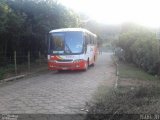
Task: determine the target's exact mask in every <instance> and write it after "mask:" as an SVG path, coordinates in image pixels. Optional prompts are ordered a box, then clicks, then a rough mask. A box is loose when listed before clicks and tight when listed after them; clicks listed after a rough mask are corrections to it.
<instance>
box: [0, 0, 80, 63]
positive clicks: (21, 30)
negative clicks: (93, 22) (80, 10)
mask: <svg viewBox="0 0 160 120" xmlns="http://www.w3.org/2000/svg"><path fill="white" fill-rule="evenodd" d="M78 24H79V18H78V16H77V15H76V14H75V13H74V12H73V11H72V10H69V9H67V8H65V7H64V6H62V5H61V4H59V3H57V2H56V1H54V0H0V64H1V63H3V62H4V61H5V62H7V60H8V58H10V57H13V51H15V50H16V51H17V53H18V54H19V56H22V55H23V56H24V55H26V54H27V52H28V51H30V52H31V54H32V55H33V56H35V57H36V55H37V53H38V51H41V53H42V54H45V53H47V46H46V43H47V34H48V32H49V31H50V30H52V29H56V28H63V27H78ZM35 53H36V54H35ZM2 58H3V59H2ZM1 65H2V64H1Z"/></svg>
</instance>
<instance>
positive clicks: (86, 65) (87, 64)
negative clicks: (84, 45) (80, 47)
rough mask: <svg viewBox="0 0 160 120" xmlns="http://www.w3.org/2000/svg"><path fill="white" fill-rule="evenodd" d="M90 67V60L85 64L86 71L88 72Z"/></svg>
mask: <svg viewBox="0 0 160 120" xmlns="http://www.w3.org/2000/svg"><path fill="white" fill-rule="evenodd" d="M88 67H89V60H88V61H87V62H86V63H85V68H84V71H87V70H88Z"/></svg>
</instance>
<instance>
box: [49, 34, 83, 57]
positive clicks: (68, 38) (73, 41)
mask: <svg viewBox="0 0 160 120" xmlns="http://www.w3.org/2000/svg"><path fill="white" fill-rule="evenodd" d="M82 50H83V36H82V32H61V33H53V34H51V37H50V48H49V51H50V53H51V54H79V53H82Z"/></svg>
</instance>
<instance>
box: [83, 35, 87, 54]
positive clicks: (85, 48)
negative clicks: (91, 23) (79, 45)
mask: <svg viewBox="0 0 160 120" xmlns="http://www.w3.org/2000/svg"><path fill="white" fill-rule="evenodd" d="M87 45H88V37H87V34H85V45H84V51H85V53H86V52H87Z"/></svg>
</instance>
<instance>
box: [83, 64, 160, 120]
mask: <svg viewBox="0 0 160 120" xmlns="http://www.w3.org/2000/svg"><path fill="white" fill-rule="evenodd" d="M119 77H120V78H119V81H118V82H119V85H118V87H117V88H116V89H114V88H108V86H107V85H105V84H103V85H101V86H99V88H98V89H97V91H96V93H95V96H94V97H93V99H94V101H92V103H91V104H90V106H89V108H88V111H89V112H88V114H87V116H86V120H97V119H99V120H106V119H110V120H128V119H130V120H137V119H140V115H139V114H159V113H160V109H159V108H160V101H159V99H160V82H159V81H158V79H159V78H158V77H155V76H152V75H149V74H148V73H146V72H144V71H143V70H141V69H139V68H136V67H135V66H134V65H133V64H127V63H120V62H119ZM136 81H138V82H137V83H136ZM125 82H128V83H130V84H127V83H125ZM123 83H125V85H124V84H123ZM144 83H145V84H144ZM137 84H138V85H137ZM119 114H120V116H118V117H117V116H116V115H119ZM124 114H138V115H139V116H125V115H124ZM123 115H124V116H123ZM137 117H138V118H137Z"/></svg>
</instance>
